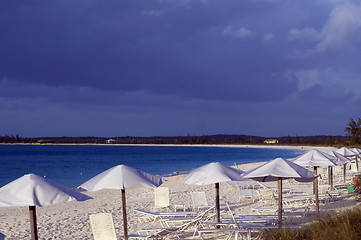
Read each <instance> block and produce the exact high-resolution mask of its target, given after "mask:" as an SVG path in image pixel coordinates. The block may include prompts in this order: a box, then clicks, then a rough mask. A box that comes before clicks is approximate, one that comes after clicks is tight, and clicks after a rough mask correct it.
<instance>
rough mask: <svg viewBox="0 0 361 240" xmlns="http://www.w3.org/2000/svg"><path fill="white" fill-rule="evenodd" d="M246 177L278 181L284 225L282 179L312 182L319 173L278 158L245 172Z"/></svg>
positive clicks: (262, 180)
mask: <svg viewBox="0 0 361 240" xmlns="http://www.w3.org/2000/svg"><path fill="white" fill-rule="evenodd" d="M242 176H243V177H244V178H249V179H253V180H256V181H259V182H274V181H278V226H279V227H281V226H282V180H283V179H290V178H293V179H295V180H296V181H299V182H312V181H313V180H314V179H315V178H316V177H317V174H315V173H313V172H311V171H309V170H307V169H306V168H303V167H301V166H299V165H297V164H295V163H293V162H291V161H288V160H284V159H282V158H276V159H274V160H272V161H270V162H268V163H265V164H263V165H261V166H259V167H257V168H255V169H252V170H250V171H248V172H245V173H244V174H243V175H242Z"/></svg>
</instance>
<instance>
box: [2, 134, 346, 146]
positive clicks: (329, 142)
mask: <svg viewBox="0 0 361 240" xmlns="http://www.w3.org/2000/svg"><path fill="white" fill-rule="evenodd" d="M273 138H274V139H277V140H278V143H277V144H273V145H324V146H345V145H348V144H350V141H349V137H345V136H302V137H301V136H293V137H291V136H286V137H278V138H275V137H273ZM109 139H112V141H111V142H112V143H115V144H264V141H265V140H267V139H269V138H267V137H259V136H249V135H224V134H219V135H203V136H190V135H188V136H175V137H162V136H154V137H132V136H126V137H37V138H25V137H21V136H19V135H15V136H8V135H5V136H2V135H0V143H27V144H67V143H68V144H81V143H83V144H104V143H106V142H107V140H109Z"/></svg>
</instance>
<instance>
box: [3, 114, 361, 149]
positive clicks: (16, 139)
mask: <svg viewBox="0 0 361 240" xmlns="http://www.w3.org/2000/svg"><path fill="white" fill-rule="evenodd" d="M345 132H346V136H324V135H321V136H284V137H271V139H276V140H277V141H276V142H277V143H275V144H277V145H320V146H348V145H355V146H359V145H361V118H357V119H353V118H350V121H349V122H348V123H347V125H346V127H345ZM267 139H270V138H269V137H260V136H250V135H230V134H228V135H227V134H217V135H202V136H190V135H189V134H187V135H186V136H173V137H163V136H154V137H136V136H125V137H37V138H26V137H21V136H19V135H18V134H16V135H11V136H10V135H4V136H2V135H0V143H7V144H105V143H109V142H110V143H114V144H221V145H222V144H264V143H265V140H267ZM110 140H111V141H110Z"/></svg>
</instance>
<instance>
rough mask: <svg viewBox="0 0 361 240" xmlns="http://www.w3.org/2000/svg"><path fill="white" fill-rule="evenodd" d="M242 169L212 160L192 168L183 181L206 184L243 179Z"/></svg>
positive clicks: (191, 183)
mask: <svg viewBox="0 0 361 240" xmlns="http://www.w3.org/2000/svg"><path fill="white" fill-rule="evenodd" d="M242 173H244V171H241V170H238V169H235V168H231V167H229V166H226V165H224V164H222V163H219V162H213V163H209V164H206V165H204V166H201V167H199V168H196V169H193V170H191V171H190V172H189V174H187V175H186V176H185V177H184V179H183V181H184V182H185V183H186V184H188V185H208V184H214V183H220V182H227V181H244V180H245V179H244V178H243V177H242V176H241V175H242Z"/></svg>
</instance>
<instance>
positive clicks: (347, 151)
mask: <svg viewBox="0 0 361 240" xmlns="http://www.w3.org/2000/svg"><path fill="white" fill-rule="evenodd" d="M336 152H338V153H340V154H341V155H342V156H344V157H355V158H356V160H355V162H356V169H357V171H358V160H357V156H358V154H356V153H355V152H354V151H352V150H351V149H349V148H347V147H342V148H340V149H338V150H336Z"/></svg>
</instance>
